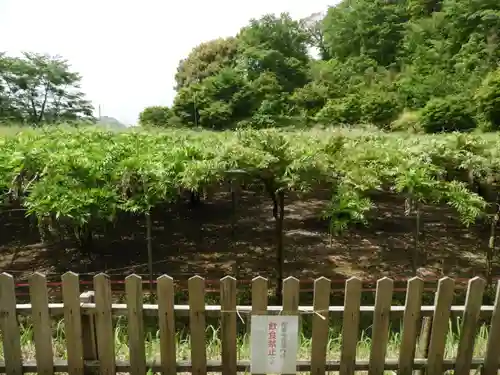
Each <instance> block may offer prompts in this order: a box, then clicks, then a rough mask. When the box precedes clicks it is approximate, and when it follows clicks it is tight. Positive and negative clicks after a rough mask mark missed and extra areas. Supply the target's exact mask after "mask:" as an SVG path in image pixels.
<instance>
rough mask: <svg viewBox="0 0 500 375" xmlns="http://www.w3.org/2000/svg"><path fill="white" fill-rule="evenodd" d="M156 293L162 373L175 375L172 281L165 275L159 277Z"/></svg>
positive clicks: (175, 353) (175, 354) (175, 355)
mask: <svg viewBox="0 0 500 375" xmlns="http://www.w3.org/2000/svg"><path fill="white" fill-rule="evenodd" d="M157 293H158V319H159V326H160V355H161V365H162V373H163V375H176V374H177V366H176V365H177V364H176V357H177V352H176V343H175V315H174V280H173V279H172V278H171V277H169V276H167V275H163V276H160V277H159V278H158V283H157Z"/></svg>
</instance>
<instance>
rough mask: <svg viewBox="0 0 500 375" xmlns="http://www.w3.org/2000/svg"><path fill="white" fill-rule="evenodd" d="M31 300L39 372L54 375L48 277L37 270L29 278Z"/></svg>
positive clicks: (43, 374) (42, 374) (44, 374)
mask: <svg viewBox="0 0 500 375" xmlns="http://www.w3.org/2000/svg"><path fill="white" fill-rule="evenodd" d="M29 285H30V300H31V305H32V306H33V310H32V314H31V316H32V319H33V333H34V338H35V351H36V353H35V358H36V361H37V363H38V373H39V374H41V375H52V374H53V373H54V362H53V361H54V353H53V352H52V323H51V321H50V315H49V297H48V292H47V279H46V278H45V276H44V275H42V274H41V273H38V272H35V273H34V274H33V275H31V277H30V279H29Z"/></svg>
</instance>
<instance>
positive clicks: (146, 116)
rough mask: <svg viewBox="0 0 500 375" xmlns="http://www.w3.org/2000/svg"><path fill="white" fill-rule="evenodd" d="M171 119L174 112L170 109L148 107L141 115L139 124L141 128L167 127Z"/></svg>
mask: <svg viewBox="0 0 500 375" xmlns="http://www.w3.org/2000/svg"><path fill="white" fill-rule="evenodd" d="M171 117H172V111H171V110H170V108H168V107H163V106H152V107H147V108H144V110H143V111H142V112H141V113H140V115H139V124H140V125H141V126H161V127H167V126H168V122H169V120H170V118H171Z"/></svg>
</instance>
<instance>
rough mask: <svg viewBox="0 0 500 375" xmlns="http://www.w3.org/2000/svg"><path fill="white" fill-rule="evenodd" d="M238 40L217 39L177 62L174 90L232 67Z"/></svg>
mask: <svg viewBox="0 0 500 375" xmlns="http://www.w3.org/2000/svg"><path fill="white" fill-rule="evenodd" d="M237 47H238V40H237V39H236V38H234V37H231V38H218V39H214V40H211V41H209V42H205V43H201V44H200V45H198V46H196V47H195V48H193V50H192V51H191V53H190V54H189V55H188V57H187V58H185V59H183V60H181V61H180V62H179V66H178V68H177V73H176V75H175V82H176V83H177V85H176V88H175V89H176V90H180V89H181V88H184V87H187V86H189V85H191V84H193V83H200V82H201V81H202V80H203V79H205V78H207V77H210V76H213V75H216V74H217V73H219V72H220V71H221V70H222V69H223V68H227V67H232V66H234V64H235V59H236V57H237Z"/></svg>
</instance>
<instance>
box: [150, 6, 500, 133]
mask: <svg viewBox="0 0 500 375" xmlns="http://www.w3.org/2000/svg"><path fill="white" fill-rule="evenodd" d="M499 30H500V2H498V1H497V0H401V1H386V0H344V1H342V2H341V3H340V4H339V5H337V6H335V7H330V8H329V9H328V11H327V12H326V14H320V13H318V14H313V15H312V16H310V17H309V18H307V19H303V20H293V19H292V18H290V16H289V15H288V14H282V15H281V16H279V17H277V16H272V15H266V16H264V17H263V18H261V19H258V20H251V21H250V23H249V24H248V25H247V26H245V27H244V28H242V29H241V30H240V32H239V33H238V34H237V35H236V36H235V37H230V38H225V39H223V38H220V39H216V40H213V41H210V42H207V43H203V44H200V45H199V46H197V47H195V48H194V49H193V50H192V52H191V53H190V54H189V56H187V57H186V58H185V59H184V60H182V61H181V62H180V64H179V67H178V70H177V74H176V77H175V79H176V85H177V86H176V90H177V95H176V97H175V100H174V103H173V106H172V107H171V108H167V107H150V108H146V109H145V110H144V111H143V113H141V115H140V122H141V124H143V125H157V126H201V127H205V128H211V129H228V128H235V127H245V126H252V127H269V126H287V125H294V126H297V125H300V126H311V125H312V124H323V125H332V124H359V123H370V124H375V125H376V126H378V127H381V128H384V129H392V130H407V129H409V130H411V131H426V132H437V131H452V130H470V129H475V128H479V129H482V130H497V129H498V128H499V127H500V70H499V57H500V48H499V43H500V39H499V38H500V35H499ZM312 52H317V53H312ZM313 55H318V56H317V57H312V56H313Z"/></svg>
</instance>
